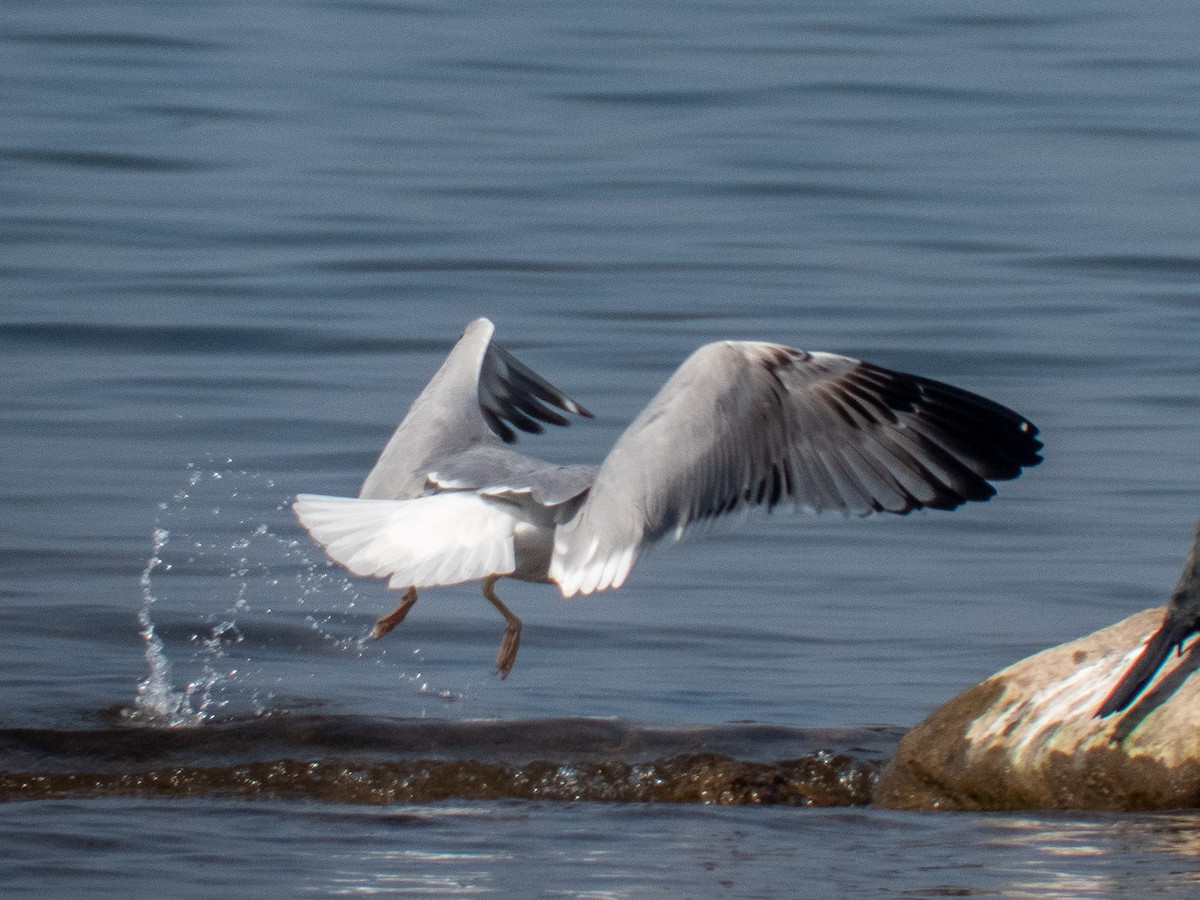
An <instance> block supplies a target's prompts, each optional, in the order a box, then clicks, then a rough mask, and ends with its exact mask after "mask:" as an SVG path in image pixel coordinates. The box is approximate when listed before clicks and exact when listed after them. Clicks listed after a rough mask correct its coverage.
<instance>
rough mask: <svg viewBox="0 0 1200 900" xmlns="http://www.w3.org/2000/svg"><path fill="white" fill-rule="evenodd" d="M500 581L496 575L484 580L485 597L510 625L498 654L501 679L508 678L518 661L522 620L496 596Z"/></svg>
mask: <svg viewBox="0 0 1200 900" xmlns="http://www.w3.org/2000/svg"><path fill="white" fill-rule="evenodd" d="M498 580H499V577H498V576H496V575H490V576H488V577H487V578H485V579H483V596H485V597H486V598H487V599H488V602H489V603H491V604H492V606H494V607H496V609H498V610H499V611H500V615H502V616H504V621H505V622H507V623H508V627H507V628H505V629H504V637H502V638H501V639H500V652H499V653H497V654H496V673H497V674H498V675H499V676H500V677H501V678H507V677H508V673H509V672H511V671H512V667H513V663H515V662H516V661H517V650H519V649H520V647H521V620H520V619H518V618H517V617H516V615H514V614H513V612H512V610H510V609H509V608H508V607H507V606H505V605H504V603H503V602H502V601H501V600H500V598H499V597H497V596H496V590H495V588H496V582H497V581H498Z"/></svg>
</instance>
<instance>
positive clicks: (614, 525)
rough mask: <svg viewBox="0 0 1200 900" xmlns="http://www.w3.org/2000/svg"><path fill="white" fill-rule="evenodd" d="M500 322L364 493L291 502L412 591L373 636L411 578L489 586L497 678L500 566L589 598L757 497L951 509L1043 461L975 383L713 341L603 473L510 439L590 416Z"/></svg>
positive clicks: (346, 559)
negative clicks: (972, 388) (496, 338)
mask: <svg viewBox="0 0 1200 900" xmlns="http://www.w3.org/2000/svg"><path fill="white" fill-rule="evenodd" d="M494 331H495V326H494V325H493V324H492V323H491V322H490V321H488V320H487V319H482V318H481V319H476V320H475V321H473V322H471V323H470V324H469V325H467V327H466V330H465V331H464V332H463V335H462V337H461V338H460V339H459V341H458V343H456V344H455V345H454V348H453V349H452V350H451V351H450V355H449V356H448V357H447V358H446V360H445V362H443V363H442V366H441V368H440V369H438V371H437V372H436V374H434V376H433V378H432V380H431V381H430V382H429V384H428V385H427V386H426V387H425V389H424V390H423V391H422V392H421V393H420V395H418V397H417V399H416V400H415V401H413V404H412V406H411V408H410V409H409V411H408V414H407V415H406V416H405V417H404V419H403V421H402V422H401V423H400V426H399V427H398V428H397V429H396V431H395V433H394V434H393V435H392V438H391V440H390V441H388V443H387V446H385V447H384V449H383V453H382V454H381V455H380V456H379V459H378V461H377V462H376V463H375V466H374V467H373V468H372V469H371V471H370V473H369V474H368V475H367V478H366V480H365V481H364V482H363V484H362V488H361V489H360V490H359V494H358V497H356V498H355V497H329V496H320V495H313V494H301V495H299V496H297V497H296V499H295V501H294V503H293V506H292V508H293V511H294V512H295V514H296V517H297V518H298V519H299V521H300V523H301V524H302V525H303V526H304V527H305V528H306V529H307V530H308V533H309V534H310V535H311V536H312V538H313V539H314V540H315V541H316V542H317V543H318V544H320V545H321V546H322V547H323V548H324V550H325V553H326V554H327V555H328V556H329V558H330V559H331V560H333V561H334V562H336V563H340V564H341V565H343V566H345V567H346V568H347V569H349V570H350V571H351V572H352V573H354V574H355V575H362V576H375V577H377V578H386V579H388V586H389V587H391V588H395V589H398V590H403V592H404V593H403V595H402V599H401V600H400V603H399V604H398V605H397V607H396V608H395V610H394V611H392V612H391V613H389V614H388V615H386V616H384V617H382V618H381V619H379V621H378V622H377V623H376V624H375V627H374V629H373V630H372V632H371V633H372V636H374V637H376V638H378V637H382V636H383V635H385V634H387V633H388V632H389V631H391V630H392V629H393V628H395V627H396V626H397V625H398V624H400V622H402V621H403V620H404V618H405V616H407V615H408V612H409V610H410V609H411V608H412V606H413V604H415V603H416V602H417V590H418V589H422V588H427V587H436V586H442V585H453V584H461V583H464V582H469V581H480V582H481V583H482V589H483V595H484V597H485V598H487V600H488V601H489V602H490V603H491V604H492V605H493V606H494V607H495V608H496V609H497V610H498V611H499V612H500V614H501V615H502V616H503V617H504V619H505V622H506V623H507V625H506V628H505V632H504V636H503V638H502V640H501V644H500V651H499V653H498V654H497V656H496V670H497V673H498V674H499V675H500V676H501V677H502V678H504V677H507V676H508V674H509V672H510V671H511V670H512V667H513V663H514V661H515V660H516V656H517V649H518V647H519V646H520V639H521V620H520V619H518V618H517V616H516V615H514V614H513V613H512V611H511V610H509V609H508V607H507V606H505V605H504V603H503V602H502V601H501V600H500V598H499V597H498V596H497V595H496V591H495V587H496V582H497V581H498V580H499V579H500V578H503V577H508V578H516V579H519V580H521V581H528V582H537V583H549V584H555V585H557V586H558V589H559V590H560V591H561V592H562V595H563V596H564V597H571V596H573V595H575V594H591V593H593V592H595V591H603V590H608V589H610V588H618V587H620V586H621V585H622V584H623V583H624V582H625V579H626V576H628V575H629V572H630V570H631V569H632V568H633V564H634V562H635V561H636V560H637V558H638V556H639V554H641V553H642V552H643V551H644V550H646V549H647V548H649V547H651V546H653V545H655V544H657V543H659V542H662V541H669V540H673V541H678V540H680V539H681V538H682V537H683V536H684V535H685V534H688V533H690V532H693V531H696V530H697V527H698V526H704V525H710V524H713V523H714V522H716V521H718V520H729V519H735V518H736V517H738V516H740V515H742V514H744V513H746V512H747V511H749V510H751V509H754V508H763V509H765V510H766V511H768V512H770V511H772V510H775V509H780V508H796V507H799V508H802V509H804V510H807V511H809V512H823V511H826V510H835V511H839V512H841V513H843V514H857V515H868V514H870V513H879V512H888V513H896V514H900V515H903V514H905V513H909V512H911V511H913V510H917V509H926V508H929V509H954V508H955V507H958V506H960V505H962V504H963V503H966V502H968V501H973V500H974V501H980V500H987V499H989V498H990V497H992V496H993V495H994V494H995V493H996V491H995V488H994V487H993V486H992V485H991V484H990V483H989V482H991V481H1003V480H1007V479H1012V478H1016V477H1017V476H1018V475H1019V474H1020V473H1021V470H1022V469H1023V468H1025V467H1027V466H1033V465H1037V464H1038V463H1039V462H1041V456H1040V455H1039V451H1040V450H1041V447H1042V444H1041V442H1040V441H1038V439H1037V433H1038V432H1037V428H1035V427H1034V426H1033V425H1032V424H1031V423H1030V422H1029V421H1027V420H1026V419H1025V418H1023V417H1022V416H1020V415H1018V414H1017V413H1015V412H1013V411H1012V410H1010V409H1008V408H1006V407H1004V406H1001V405H1000V404H998V403H995V402H993V401H991V400H988V399H986V398H984V397H981V396H979V395H977V394H972V393H970V392H968V391H964V390H961V389H959V388H956V387H952V386H950V385H948V384H943V383H941V382H938V381H933V380H932V379H928V378H923V377H920V376H918V375H907V374H904V373H901V372H894V371H891V370H889V369H885V368H882V367H880V366H876V365H872V364H871V363H867V362H862V361H859V360H856V359H851V358H850V357H847V356H839V355H836V354H833V353H819V352H806V351H804V350H796V349H794V348H792V347H787V346H784V345H782V344H773V343H762V342H757V341H719V342H716V343H711V344H706V345H704V346H703V347H701V348H700V349H698V350H696V351H695V352H694V353H693V354H692V355H691V356H690V357H688V359H687V360H686V361H685V362H684V363H683V365H681V366H680V367H679V368H678V369H677V370H676V372H675V374H673V375H672V376H671V377H670V378H669V379H668V380H667V383H666V384H665V385H663V387H662V389H661V390H660V391H659V392H658V394H657V395H656V396H655V397H654V398H653V399H652V400H651V401H650V403H649V405H648V406H647V407H646V408H645V409H644V410H643V411H642V412H641V414H640V415H638V417H637V418H635V419H634V420H633V422H632V423H631V424H630V425H629V427H628V428H626V429H625V431H624V433H623V434H622V435H621V436H620V438H619V439H618V440H617V442H616V444H615V445H614V446H613V448H612V450H611V451H610V452H609V454H608V456H607V457H605V459H604V461H603V462H602V463H601V464H600V465H599V466H592V465H567V466H560V465H556V464H554V463H550V462H545V461H543V460H540V459H536V458H534V457H531V456H526V455H525V454H522V453H519V452H517V451H516V450H514V449H512V448H511V447H510V446H508V445H510V444H513V443H515V441H516V439H517V431H524V432H528V433H533V434H536V433H539V432H541V431H542V430H543V425H542V423H547V424H551V425H567V424H568V419H567V418H566V416H564V415H563V413H570V414H573V415H577V416H582V417H586V418H591V417H592V414H591V413H590V412H589V411H588V410H587V409H585V408H584V407H583V406H581V405H580V404H578V403H576V402H575V401H574V400H572V399H570V398H569V397H567V396H566V395H565V394H564V393H563V392H562V391H560V390H559V389H558V388H556V387H554V386H553V385H552V384H550V382H548V381H547V380H546V379H544V378H543V377H542V376H541V375H539V374H537V373H536V372H534V371H533V370H532V369H530V368H529V367H528V366H526V365H525V364H524V363H522V362H520V361H519V360H518V359H517V358H516V357H514V356H513V355H512V354H511V353H509V352H508V351H507V350H505V349H504V348H502V347H501V346H499V345H498V344H496V343H494V342H493V340H492V335H493V332H494Z"/></svg>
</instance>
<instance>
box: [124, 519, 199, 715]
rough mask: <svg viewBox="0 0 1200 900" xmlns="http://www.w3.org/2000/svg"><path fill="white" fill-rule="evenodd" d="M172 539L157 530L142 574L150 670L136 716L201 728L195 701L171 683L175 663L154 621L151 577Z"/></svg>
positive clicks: (139, 692)
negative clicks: (171, 660)
mask: <svg viewBox="0 0 1200 900" xmlns="http://www.w3.org/2000/svg"><path fill="white" fill-rule="evenodd" d="M170 536H171V535H170V532H169V531H167V530H166V529H165V528H155V529H154V552H153V554H151V556H150V559H149V560H147V562H146V568H145V569H143V570H142V578H141V585H142V607H141V609H140V610H138V624H139V625H140V626H141V634H142V642H143V643H144V644H145V647H146V668H147V669H148V670H149V672H148V674H147V675H146V677H145V679H143V680H142V681H141V682H140V683H139V684H138V686H137V694H136V695H135V697H134V701H133V713H134V717H135V718H138V719H142V720H146V721H149V722H153V723H156V724H162V725H167V726H169V727H177V726H180V725H193V724H197V723H198V722H199V719H198V717H197V712H196V710H194V709H192V702H191V697H189V696H188V694H187V692H185V691H178V690H176V689H175V687H174V686H173V685H172V683H171V662H170V660H168V659H167V653H166V648H165V647H163V642H162V639H161V638H160V637H159V636H158V633H157V632H156V631H155V630H154V621H153V620H152V619H151V618H150V609H151V607H152V606H153V605H154V601H155V597H154V592H153V591H152V590H151V583H150V580H151V575H152V574H153V572H154V570H155V569H157V568H159V567H160V566H162V565H164V563H163V560H162V551H163V548H164V547H165V546H166V545H167V540H168V539H169V538H170Z"/></svg>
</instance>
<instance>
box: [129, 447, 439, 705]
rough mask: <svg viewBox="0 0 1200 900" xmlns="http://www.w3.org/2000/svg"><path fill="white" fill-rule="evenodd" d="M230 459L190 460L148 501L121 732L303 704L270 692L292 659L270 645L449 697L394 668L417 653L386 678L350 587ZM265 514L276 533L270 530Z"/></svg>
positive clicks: (287, 673) (386, 656)
mask: <svg viewBox="0 0 1200 900" xmlns="http://www.w3.org/2000/svg"><path fill="white" fill-rule="evenodd" d="M231 463H232V460H229V459H221V460H208V461H207V462H206V464H205V465H204V466H198V465H196V464H194V463H190V464H189V465H188V472H187V481H186V485H185V486H184V487H182V488H181V489H180V490H178V491H176V492H175V493H174V495H173V496H172V497H170V498H169V499H168V500H166V501H164V502H162V503H160V504H159V514H158V521H156V523H155V525H156V527H155V529H154V534H153V542H154V543H153V548H154V549H153V553H152V555H151V557H150V559H149V560H148V561H147V563H146V567H145V569H144V570H143V572H142V576H141V595H142V598H141V599H142V602H141V608H140V610H139V612H138V622H139V625H140V631H141V637H142V640H143V642H144V646H145V659H146V669H147V674H146V677H145V678H144V679H143V680H142V681H141V682H140V683H139V684H138V686H137V690H136V694H135V697H134V699H133V702H132V703H131V704H130V705H129V706H128V707H127V708H126V709H125V711H124V712H123V716H124V717H125V718H126V719H127V720H129V721H130V722H131V723H133V724H142V725H153V726H157V727H168V728H178V727H187V726H196V725H200V724H202V723H204V722H206V721H210V720H214V719H221V720H224V719H228V718H229V717H235V718H240V717H244V716H249V717H257V716H262V715H265V714H270V713H272V712H278V711H279V709H278V708H277V707H278V704H279V703H280V702H283V703H284V705H285V706H291V705H293V704H295V703H299V704H301V705H302V706H303V705H305V704H306V703H311V702H312V701H309V700H306V699H305V698H295V697H293V698H292V699H291V701H287V700H283V701H281V700H280V699H279V698H278V697H277V695H276V691H278V690H280V689H281V688H282V689H283V690H285V691H287V692H288V693H290V692H291V691H292V690H293V689H294V685H295V684H296V683H297V680H296V668H295V661H296V660H295V658H294V657H289V656H288V655H287V654H286V653H283V654H281V651H280V649H279V648H280V646H281V644H282V643H284V642H285V641H286V643H287V644H293V642H294V645H295V646H296V648H297V650H298V651H300V652H316V653H318V654H320V655H328V654H329V653H331V652H332V653H333V654H335V655H339V656H340V655H345V656H349V657H353V658H355V659H358V660H361V661H362V662H364V663H367V664H369V665H372V666H375V667H380V668H381V670H382V671H383V672H384V673H386V674H384V676H383V677H386V678H388V679H389V680H391V679H398V680H399V681H400V682H401V683H403V684H407V685H409V686H410V687H411V689H412V690H413V691H414V694H415V695H417V696H419V697H421V698H422V700H423V701H424V700H427V699H428V698H436V699H438V700H440V701H443V702H453V701H455V700H458V699H460V698H461V696H462V695H461V694H460V693H458V692H456V691H450V690H445V689H438V688H435V687H434V686H433V685H431V684H430V683H429V681H428V679H427V678H426V677H425V676H423V675H422V674H421V672H420V671H419V670H413V669H409V670H408V671H404V669H406V668H408V666H411V665H413V664H415V665H416V666H418V667H419V666H420V663H421V653H420V651H419V650H413V651H412V653H411V656H409V655H405V656H402V657H401V659H402V660H403V661H402V665H401V670H400V671H397V667H396V662H397V654H396V650H398V649H399V648H397V647H394V646H393V647H392V648H391V652H390V653H389V648H388V646H380V645H378V644H377V642H375V641H373V640H371V639H370V638H369V637H368V636H367V631H366V629H365V628H364V627H363V625H362V621H361V617H359V616H358V615H357V614H356V612H355V607H356V605H358V603H359V601H360V599H361V598H360V596H359V594H358V591H357V586H356V585H354V584H353V582H352V581H351V580H350V579H349V578H347V577H346V576H345V575H344V574H343V573H341V572H339V571H337V570H334V569H331V568H329V567H327V566H326V564H325V562H324V559H323V558H322V557H321V555H320V553H319V551H317V550H315V549H314V547H313V546H312V545H311V544H310V543H309V542H308V541H305V540H302V539H298V538H297V536H296V535H295V533H294V532H295V529H294V528H288V527H287V525H282V523H284V522H287V523H289V524H290V521H291V517H290V500H291V498H290V496H288V497H280V496H279V494H278V492H277V490H276V487H275V484H274V482H273V481H271V479H269V478H267V477H265V476H263V475H261V474H259V473H254V472H246V471H239V470H237V469H236V468H233V467H232V466H231ZM210 465H211V466H212V467H211V468H209V466H210ZM276 518H278V519H279V520H280V524H281V526H282V527H281V528H275V529H273V528H272V525H273V524H275V519H276ZM167 613H169V619H167V620H166V621H167V624H168V626H169V627H168V628H167V630H166V631H165V632H163V627H164V626H163V622H164V619H163V617H164V615H165V614H167ZM155 617H157V618H158V619H159V622H158V626H157V628H156V624H155V621H154V618H155ZM188 623H194V624H192V625H191V626H190V634H188V633H187V632H185V634H184V636H182V637H183V640H182V641H180V640H179V639H178V637H173V636H176V635H178V629H179V628H181V627H183V628H187V627H188ZM297 626H300V627H301V628H303V629H305V630H309V629H311V632H312V633H313V634H315V635H316V636H317V637H318V638H319V640H320V644H321V645H322V646H323V647H324V648H325V649H323V650H318V649H316V648H315V647H314V645H313V644H312V643H311V642H310V641H307V640H306V639H305V638H303V637H302V636H300V635H299V633H298V632H297V631H296V629H297ZM164 638H165V641H164ZM239 645H240V646H239ZM301 646H303V647H304V650H300V648H301ZM405 663H407V665H405Z"/></svg>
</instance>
